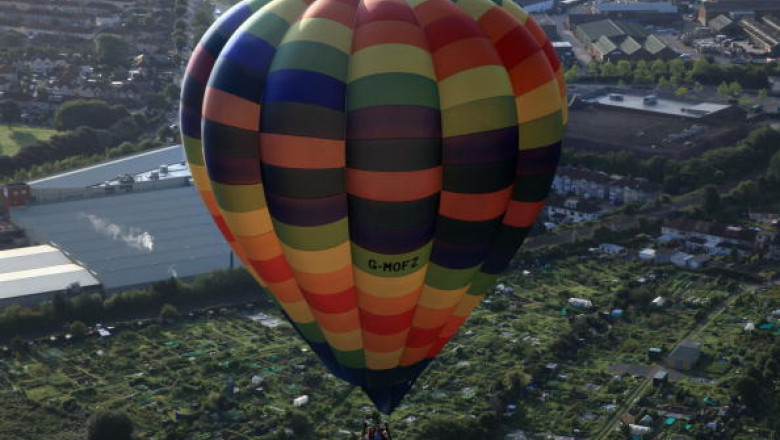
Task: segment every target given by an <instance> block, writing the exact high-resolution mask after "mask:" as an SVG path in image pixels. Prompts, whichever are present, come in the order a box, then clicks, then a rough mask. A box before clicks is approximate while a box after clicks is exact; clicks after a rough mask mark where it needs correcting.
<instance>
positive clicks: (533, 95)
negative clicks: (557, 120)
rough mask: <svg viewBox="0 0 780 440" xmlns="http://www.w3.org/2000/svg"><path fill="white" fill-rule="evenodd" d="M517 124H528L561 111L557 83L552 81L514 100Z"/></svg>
mask: <svg viewBox="0 0 780 440" xmlns="http://www.w3.org/2000/svg"><path fill="white" fill-rule="evenodd" d="M515 102H516V103H517V119H518V122H520V123H523V122H529V121H533V120H534V119H539V118H542V117H544V116H547V115H550V114H552V113H555V112H557V111H559V110H560V109H561V94H560V91H559V88H558V82H557V81H555V80H553V81H550V82H548V83H547V84H544V85H543V86H540V87H537V88H535V89H533V90H531V91H529V92H528V93H524V94H522V95H520V96H518V97H517V98H515Z"/></svg>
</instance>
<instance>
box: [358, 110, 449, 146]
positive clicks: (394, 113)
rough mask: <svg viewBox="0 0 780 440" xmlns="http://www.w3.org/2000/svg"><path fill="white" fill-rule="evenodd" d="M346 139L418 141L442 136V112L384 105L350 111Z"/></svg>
mask: <svg viewBox="0 0 780 440" xmlns="http://www.w3.org/2000/svg"><path fill="white" fill-rule="evenodd" d="M347 127H348V128H347V130H348V132H347V138H348V139H350V140H353V139H419V138H432V139H439V138H440V137H441V113H440V112H439V110H437V109H433V108H430V107H423V106H417V105H383V106H377V107H365V108H361V109H357V110H352V111H350V112H349V115H348V116H347Z"/></svg>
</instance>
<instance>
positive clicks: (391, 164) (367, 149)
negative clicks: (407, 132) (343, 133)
mask: <svg viewBox="0 0 780 440" xmlns="http://www.w3.org/2000/svg"><path fill="white" fill-rule="evenodd" d="M440 164H441V140H440V139H356V140H350V141H348V142H347V167H349V168H356V169H360V170H366V171H385V172H393V171H415V170H425V169H428V168H433V167H436V166H439V165H440Z"/></svg>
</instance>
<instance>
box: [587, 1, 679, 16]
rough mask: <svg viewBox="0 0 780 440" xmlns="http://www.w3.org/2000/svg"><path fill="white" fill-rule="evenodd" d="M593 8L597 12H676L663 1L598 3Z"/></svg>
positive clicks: (672, 6) (674, 7)
mask: <svg viewBox="0 0 780 440" xmlns="http://www.w3.org/2000/svg"><path fill="white" fill-rule="evenodd" d="M594 8H595V9H596V10H597V11H599V12H654V13H667V14H676V13H677V12H678V10H677V7H676V6H674V5H673V4H671V3H664V2H631V3H598V4H596V5H595V6H594Z"/></svg>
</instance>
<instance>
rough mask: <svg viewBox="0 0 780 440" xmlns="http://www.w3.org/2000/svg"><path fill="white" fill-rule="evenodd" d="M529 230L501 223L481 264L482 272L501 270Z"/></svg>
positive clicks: (494, 272) (507, 263) (490, 272)
mask: <svg viewBox="0 0 780 440" xmlns="http://www.w3.org/2000/svg"><path fill="white" fill-rule="evenodd" d="M530 232H531V228H530V227H527V228H515V227H512V226H506V225H501V229H500V230H499V232H498V234H497V235H496V239H495V240H493V246H492V247H491V249H490V251H489V252H488V255H487V257H486V258H485V261H484V263H483V264H482V272H485V273H489V274H499V273H501V272H503V271H504V269H506V267H507V266H508V265H509V262H510V261H512V258H514V256H515V253H517V250H518V249H519V248H520V246H521V245H522V244H523V242H524V241H525V239H526V237H528V234H529V233H530Z"/></svg>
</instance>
